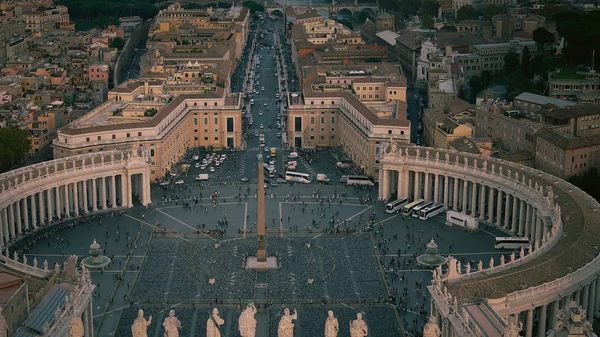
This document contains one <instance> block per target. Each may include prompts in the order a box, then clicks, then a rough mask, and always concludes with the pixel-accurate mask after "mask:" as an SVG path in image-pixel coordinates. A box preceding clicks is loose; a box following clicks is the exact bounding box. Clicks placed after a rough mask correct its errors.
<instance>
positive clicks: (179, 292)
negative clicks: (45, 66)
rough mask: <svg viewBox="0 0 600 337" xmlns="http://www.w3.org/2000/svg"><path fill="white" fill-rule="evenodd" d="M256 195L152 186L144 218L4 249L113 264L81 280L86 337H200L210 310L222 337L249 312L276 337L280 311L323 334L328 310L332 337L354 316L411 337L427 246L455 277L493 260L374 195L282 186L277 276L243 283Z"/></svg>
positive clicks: (67, 229)
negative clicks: (165, 324)
mask: <svg viewBox="0 0 600 337" xmlns="http://www.w3.org/2000/svg"><path fill="white" fill-rule="evenodd" d="M255 191H256V184H252V183H250V184H238V183H233V184H232V183H229V184H227V185H224V184H218V185H212V186H201V185H199V184H195V185H194V184H188V185H183V186H178V187H175V188H173V189H169V190H165V189H162V188H159V187H158V186H156V187H153V191H152V196H153V204H152V205H151V206H149V207H148V208H146V207H142V206H136V207H134V208H132V209H128V210H125V211H123V212H115V213H107V214H105V215H103V216H94V217H88V218H82V219H80V220H77V222H76V223H73V222H70V223H63V224H59V225H57V226H54V227H52V228H51V229H50V230H49V231H48V232H46V233H40V234H41V235H40V236H39V237H38V238H37V239H36V240H32V238H29V243H27V241H25V240H23V241H21V242H19V243H18V244H17V245H16V246H15V247H21V248H20V250H21V251H22V252H25V254H26V255H27V257H28V260H29V261H32V260H33V258H34V257H35V258H37V259H38V261H40V262H42V261H44V260H48V263H49V264H50V266H52V265H54V263H55V262H59V263H62V262H63V261H64V260H65V259H66V257H67V256H69V255H73V254H74V255H77V256H78V257H80V258H82V257H85V256H87V254H88V251H89V245H90V244H91V243H92V242H93V240H94V239H96V240H97V241H98V243H100V244H101V245H102V246H103V248H104V249H105V253H106V255H108V256H110V257H111V258H112V259H113V262H112V264H111V265H110V266H109V267H108V268H107V269H105V270H104V271H94V272H92V280H93V282H94V283H95V284H96V285H97V288H96V293H95V294H94V302H93V306H94V308H93V309H94V323H95V327H96V331H97V334H96V335H97V336H129V335H130V331H131V330H130V326H131V323H132V322H133V319H134V317H135V315H136V313H137V310H138V309H139V308H142V309H144V311H145V312H146V316H149V315H153V322H154V323H153V324H152V325H151V326H150V328H149V332H150V331H152V335H159V334H161V333H162V331H163V328H162V324H161V322H162V320H164V317H166V315H167V314H168V311H169V310H170V309H175V311H176V315H177V317H178V318H179V319H180V320H181V321H182V325H183V328H182V330H181V333H182V334H181V335H182V336H195V335H197V334H198V333H202V334H204V331H206V320H207V318H208V313H209V312H210V310H211V309H212V308H213V307H217V308H219V310H220V312H221V317H223V318H224V319H225V325H224V327H223V332H224V335H225V336H237V335H238V332H237V318H238V317H239V313H240V312H241V309H240V307H241V306H245V304H246V303H247V302H248V301H253V302H254V303H255V304H256V306H257V307H261V308H262V309H261V310H260V311H259V313H258V314H257V316H256V318H257V320H258V327H257V336H267V335H269V336H276V329H277V324H278V322H279V317H280V316H281V314H282V311H283V308H284V307H289V308H290V309H291V310H292V311H293V309H294V308H296V309H297V310H298V316H299V319H298V320H297V321H296V330H295V331H296V333H295V336H315V335H318V334H322V329H323V326H324V322H325V319H326V317H327V311H328V310H333V311H334V313H335V314H336V316H337V317H338V319H339V321H340V329H341V330H340V334H341V335H348V321H349V320H350V319H353V318H355V316H356V313H358V312H361V313H363V317H364V319H365V321H366V322H367V324H368V325H369V328H370V335H372V336H402V335H403V331H404V332H405V334H409V335H410V334H412V333H413V332H415V331H420V329H422V326H423V324H424V323H425V322H426V317H427V311H428V310H429V299H428V297H427V292H426V288H425V287H426V286H427V285H428V284H429V283H430V280H431V272H430V271H429V270H425V269H421V268H420V267H418V266H417V265H416V264H415V263H414V256H415V254H419V253H422V252H423V251H424V248H425V244H426V243H427V242H429V240H431V239H432V238H434V239H435V240H436V242H437V243H438V244H439V247H440V252H441V253H442V254H444V255H447V254H451V255H452V256H454V257H456V258H458V259H459V260H461V261H463V262H464V263H463V266H464V265H465V264H466V263H469V262H471V263H472V267H474V266H475V264H476V263H477V262H478V261H479V260H482V261H484V263H487V261H489V259H490V257H494V258H495V259H499V255H500V254H502V253H503V252H500V251H496V250H494V249H493V237H494V236H498V235H502V233H500V232H498V231H495V230H493V229H490V230H481V231H478V232H477V233H467V232H465V231H463V230H461V229H457V228H452V227H448V226H445V225H444V224H443V215H442V216H440V217H436V218H434V219H430V220H427V221H420V220H417V219H415V218H410V219H403V218H402V216H400V215H397V214H385V212H384V205H383V203H381V202H378V201H376V200H374V198H376V194H377V191H376V189H373V190H356V189H353V188H347V187H345V186H341V185H323V186H319V185H316V184H309V185H293V186H291V185H287V184H286V185H279V186H276V187H270V188H269V189H268V190H267V197H266V219H267V220H266V221H267V252H268V254H269V255H275V256H277V257H278V259H279V261H280V266H281V267H280V268H278V269H274V270H269V271H268V272H266V273H264V272H256V271H248V270H246V269H244V268H243V263H244V261H245V256H247V255H253V254H255V252H256V217H257V212H256V209H257V200H256V198H255ZM246 194H247V196H245V195H246ZM194 198H196V201H194ZM211 198H212V200H211ZM504 253H505V252H504ZM209 280H213V281H214V282H210V283H209ZM211 283H212V284H211ZM200 331H202V332H200Z"/></svg>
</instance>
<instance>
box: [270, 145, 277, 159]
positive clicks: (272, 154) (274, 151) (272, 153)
mask: <svg viewBox="0 0 600 337" xmlns="http://www.w3.org/2000/svg"><path fill="white" fill-rule="evenodd" d="M276 155H277V149H275V148H274V147H272V148H271V157H275V156H276Z"/></svg>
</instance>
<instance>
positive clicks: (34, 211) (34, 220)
mask: <svg viewBox="0 0 600 337" xmlns="http://www.w3.org/2000/svg"><path fill="white" fill-rule="evenodd" d="M30 200H31V222H32V225H33V228H37V223H38V222H37V213H38V210H37V207H35V193H34V194H32V195H31V198H30ZM0 242H1V240H0Z"/></svg>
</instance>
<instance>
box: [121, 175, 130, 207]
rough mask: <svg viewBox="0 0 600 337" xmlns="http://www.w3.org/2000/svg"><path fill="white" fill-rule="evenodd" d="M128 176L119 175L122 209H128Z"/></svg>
mask: <svg viewBox="0 0 600 337" xmlns="http://www.w3.org/2000/svg"><path fill="white" fill-rule="evenodd" d="M128 186H129V174H127V173H125V174H122V175H121V204H122V206H124V207H129V198H128V193H129V192H128V191H129V187H128Z"/></svg>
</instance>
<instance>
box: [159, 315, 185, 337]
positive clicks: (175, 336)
mask: <svg viewBox="0 0 600 337" xmlns="http://www.w3.org/2000/svg"><path fill="white" fill-rule="evenodd" d="M163 326H164V327H165V334H164V337H179V329H181V321H179V320H178V319H177V317H175V310H171V311H169V317H167V318H165V321H164V322H163Z"/></svg>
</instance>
